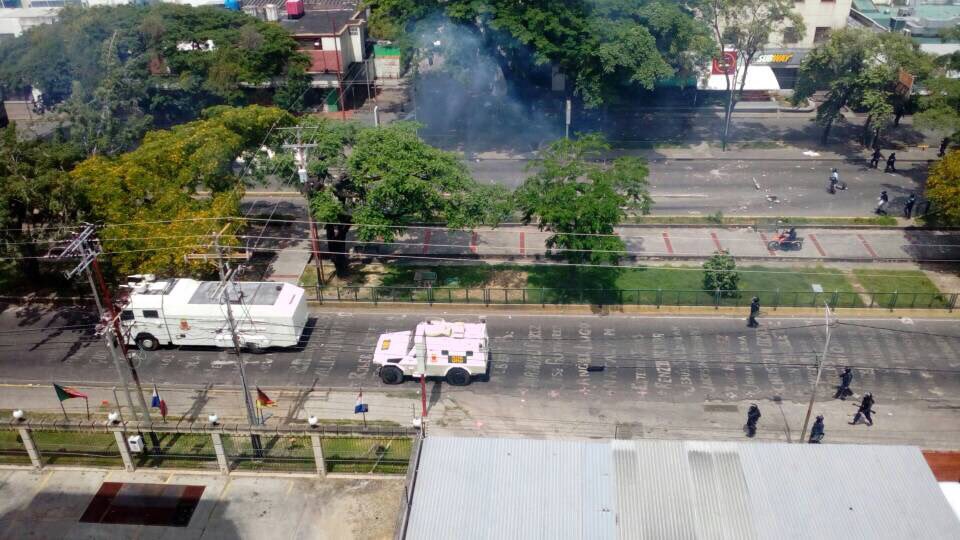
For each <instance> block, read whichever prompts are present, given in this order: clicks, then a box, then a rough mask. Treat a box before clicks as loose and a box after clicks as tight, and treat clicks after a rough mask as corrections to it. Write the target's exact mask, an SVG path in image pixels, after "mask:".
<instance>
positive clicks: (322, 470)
mask: <svg viewBox="0 0 960 540" xmlns="http://www.w3.org/2000/svg"><path fill="white" fill-rule="evenodd" d="M321 442H322V441H320V434H319V433H311V434H310V443H311V444H313V461H314V462H315V463H316V465H317V474H319V475H320V477H321V478H324V477H326V476H327V463H326V461H324V460H323V445H322V444H321Z"/></svg>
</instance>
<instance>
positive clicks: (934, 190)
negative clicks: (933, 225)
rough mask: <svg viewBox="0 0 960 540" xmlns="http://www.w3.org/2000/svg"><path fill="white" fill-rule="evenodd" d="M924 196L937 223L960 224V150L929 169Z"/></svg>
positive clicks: (951, 153) (949, 154)
mask: <svg viewBox="0 0 960 540" xmlns="http://www.w3.org/2000/svg"><path fill="white" fill-rule="evenodd" d="M926 196H927V199H929V200H930V201H931V202H932V203H933V211H934V219H935V220H936V221H937V222H939V223H944V224H949V225H957V224H960V150H954V151H952V152H950V153H948V154H947V155H946V156H944V157H943V159H941V160H940V161H938V162H936V163H934V164H933V166H932V167H930V175H929V176H928V177H927V184H926Z"/></svg>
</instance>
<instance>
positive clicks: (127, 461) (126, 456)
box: [113, 431, 134, 472]
mask: <svg viewBox="0 0 960 540" xmlns="http://www.w3.org/2000/svg"><path fill="white" fill-rule="evenodd" d="M113 436H114V437H116V439H117V448H118V449H120V457H121V458H123V468H124V469H126V470H127V472H133V470H134V467H133V459H131V458H130V448H129V447H128V446H127V439H126V437H124V436H123V432H122V431H114V432H113Z"/></svg>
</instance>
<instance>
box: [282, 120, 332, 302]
mask: <svg viewBox="0 0 960 540" xmlns="http://www.w3.org/2000/svg"><path fill="white" fill-rule="evenodd" d="M280 129H281V130H284V131H293V132H295V134H296V139H297V142H295V143H293V144H290V143H284V145H283V147H284V148H289V149H291V150H293V156H294V161H296V163H297V175H298V176H299V178H300V191H301V193H303V195H304V198H306V200H307V220H308V221H309V223H310V245H311V250H312V251H313V264H314V267H315V270H316V273H317V300H320V297H321V295H320V288H321V287H324V286H326V283H325V282H324V278H323V256H322V255H321V254H320V240H319V234H318V233H317V223H316V222H315V221H314V220H313V212H311V211H310V194H311V193H313V190H314V186H313V184H311V182H310V176H309V173H308V172H307V151H308V150H309V149H310V148H316V147H317V144H316V143H313V142H310V143H305V142H303V126H296V127H291V128H280ZM317 129H319V128H317ZM311 140H312V139H311Z"/></svg>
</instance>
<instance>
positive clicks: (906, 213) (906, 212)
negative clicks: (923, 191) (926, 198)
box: [903, 193, 917, 219]
mask: <svg viewBox="0 0 960 540" xmlns="http://www.w3.org/2000/svg"><path fill="white" fill-rule="evenodd" d="M915 204H917V196H916V195H915V194H913V193H911V194H910V197H908V198H907V202H905V203H903V217H905V218H907V219H910V214H912V213H913V205H915Z"/></svg>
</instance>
